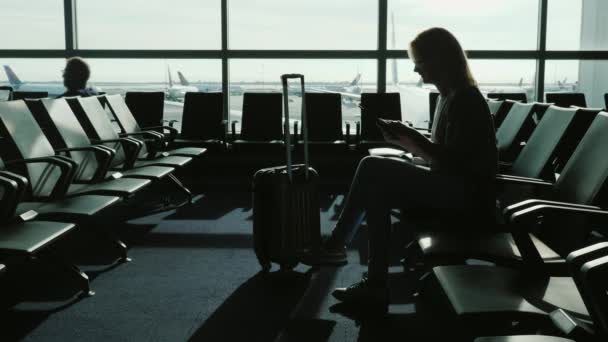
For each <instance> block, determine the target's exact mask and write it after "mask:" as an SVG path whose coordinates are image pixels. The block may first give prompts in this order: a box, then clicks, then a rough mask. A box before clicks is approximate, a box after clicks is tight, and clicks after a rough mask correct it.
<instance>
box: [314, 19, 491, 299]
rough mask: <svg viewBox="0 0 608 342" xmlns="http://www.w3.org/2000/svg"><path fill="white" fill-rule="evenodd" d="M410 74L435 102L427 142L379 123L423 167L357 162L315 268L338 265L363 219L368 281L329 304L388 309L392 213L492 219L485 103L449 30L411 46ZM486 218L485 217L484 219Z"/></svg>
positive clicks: (395, 161)
mask: <svg viewBox="0 0 608 342" xmlns="http://www.w3.org/2000/svg"><path fill="white" fill-rule="evenodd" d="M410 53H411V54H412V58H413V60H414V63H415V69H414V71H415V72H417V73H419V74H420V76H421V77H422V79H423V81H424V82H425V83H431V84H434V85H435V86H436V87H437V89H438V90H439V93H440V97H439V99H438V102H437V109H436V111H435V116H434V118H435V120H434V122H433V127H432V136H431V138H430V139H428V138H426V137H425V136H424V135H422V134H421V133H419V132H418V131H417V130H415V129H413V128H410V127H409V126H407V125H405V124H403V123H402V122H401V121H390V120H379V121H378V126H379V128H380V129H381V131H382V134H383V135H384V138H385V139H386V140H387V141H388V142H390V143H392V144H394V145H397V146H400V147H402V148H404V149H406V150H408V151H409V152H412V153H413V154H414V155H416V156H419V157H422V159H423V160H424V163H425V165H416V164H419V163H413V162H411V161H406V160H405V159H399V158H388V157H366V158H364V159H363V160H361V162H360V163H359V167H358V169H357V172H356V174H355V177H354V179H353V182H352V185H351V188H350V192H349V194H348V197H347V200H346V203H345V205H344V208H343V210H342V213H341V215H340V218H339V219H338V222H337V223H336V226H335V228H334V230H333V232H332V234H331V236H330V238H329V239H328V240H326V241H325V243H324V244H323V247H322V249H321V251H320V253H318V256H317V257H316V258H312V259H313V260H311V262H312V263H319V264H323V263H330V264H331V263H333V264H343V263H345V262H346V248H345V244H348V243H350V241H351V239H352V237H353V236H354V234H355V232H356V231H357V228H358V226H359V225H360V223H361V221H362V220H363V217H364V215H366V216H367V222H368V226H369V229H368V235H369V248H370V250H369V271H368V276H367V277H364V278H363V280H362V281H361V282H359V283H357V284H354V285H352V286H351V287H349V288H343V289H336V290H335V291H334V292H333V295H334V297H336V298H337V299H339V300H341V301H343V302H347V303H350V304H374V305H379V307H382V308H383V309H384V310H386V308H387V305H388V287H387V279H388V259H389V257H388V255H389V253H388V250H389V248H388V247H389V241H390V227H391V224H390V211H391V209H393V208H398V209H402V210H403V213H404V215H403V216H404V217H405V219H407V217H408V215H409V216H410V217H411V215H412V214H416V215H418V216H419V215H420V213H421V212H423V213H424V214H425V215H427V214H428V215H430V216H432V217H437V216H440V215H441V216H444V215H448V216H449V217H450V218H451V217H457V218H462V217H464V218H466V217H469V215H471V214H473V213H475V214H476V215H479V214H480V213H481V214H484V211H485V213H486V214H487V215H485V217H488V218H491V214H492V213H493V208H494V202H495V193H494V190H493V186H492V184H493V181H494V178H495V175H496V171H497V160H498V153H497V148H496V137H495V134H494V125H493V122H492V117H491V114H490V111H489V109H488V106H487V103H486V101H485V99H484V97H483V96H482V94H481V93H480V91H479V89H478V88H477V84H476V81H475V79H474V78H473V76H472V74H471V72H470V69H469V66H468V62H467V59H466V56H465V53H464V51H463V49H462V48H461V46H460V44H459V43H458V41H457V40H456V38H455V37H454V36H453V35H452V34H451V33H450V32H448V31H447V30H445V29H442V28H432V29H429V30H427V31H424V32H422V33H420V34H419V35H418V36H417V37H416V38H415V39H414V40H413V41H412V42H411V44H410ZM482 216H483V215H482Z"/></svg>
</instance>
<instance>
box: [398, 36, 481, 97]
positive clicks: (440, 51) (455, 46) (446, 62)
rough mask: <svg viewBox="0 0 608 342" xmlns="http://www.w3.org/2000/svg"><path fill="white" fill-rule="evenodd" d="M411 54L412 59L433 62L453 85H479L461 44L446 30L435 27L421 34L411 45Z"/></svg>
mask: <svg viewBox="0 0 608 342" xmlns="http://www.w3.org/2000/svg"><path fill="white" fill-rule="evenodd" d="M410 53H411V56H410V58H411V57H412V56H416V59H418V60H422V61H429V60H432V61H433V62H434V63H435V65H436V66H437V67H438V68H440V71H441V73H442V74H443V75H445V76H446V77H448V79H449V81H450V82H451V83H453V84H459V83H466V84H469V85H473V86H474V85H477V81H476V80H475V78H474V77H473V74H472V73H471V69H470V68H469V63H468V61H467V56H466V54H465V52H464V50H463V49H462V47H461V46H460V43H459V42H458V40H457V39H456V37H454V35H453V34H452V33H450V31H448V30H446V29H444V28H440V27H433V28H430V29H428V30H425V31H422V32H420V33H419V34H418V35H417V36H416V38H414V40H412V42H411V43H410Z"/></svg>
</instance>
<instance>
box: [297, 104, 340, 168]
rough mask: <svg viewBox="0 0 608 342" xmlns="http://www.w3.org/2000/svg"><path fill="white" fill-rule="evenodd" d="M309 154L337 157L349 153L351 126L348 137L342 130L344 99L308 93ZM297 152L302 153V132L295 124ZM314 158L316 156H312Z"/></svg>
mask: <svg viewBox="0 0 608 342" xmlns="http://www.w3.org/2000/svg"><path fill="white" fill-rule="evenodd" d="M305 105H306V113H307V121H308V122H307V124H308V141H309V145H308V148H309V152H311V153H313V154H332V155H334V156H335V157H340V155H342V156H344V154H345V153H348V144H347V141H348V140H350V139H349V136H350V134H349V132H350V124H348V123H347V124H346V135H345V134H344V132H343V130H342V125H343V122H342V98H341V96H340V94H334V93H306V104H305ZM294 135H295V137H296V139H295V140H296V151H297V152H302V141H303V139H304V137H303V136H302V132H298V123H297V122H296V123H295V124H294ZM311 157H312V158H314V157H315V156H314V155H311Z"/></svg>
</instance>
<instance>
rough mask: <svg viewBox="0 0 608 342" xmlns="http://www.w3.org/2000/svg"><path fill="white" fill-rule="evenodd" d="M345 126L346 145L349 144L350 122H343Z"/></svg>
mask: <svg viewBox="0 0 608 342" xmlns="http://www.w3.org/2000/svg"><path fill="white" fill-rule="evenodd" d="M345 124H346V137H345V138H344V139H345V140H346V143H347V144H350V122H345Z"/></svg>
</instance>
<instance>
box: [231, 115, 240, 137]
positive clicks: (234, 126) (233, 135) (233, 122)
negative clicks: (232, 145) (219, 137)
mask: <svg viewBox="0 0 608 342" xmlns="http://www.w3.org/2000/svg"><path fill="white" fill-rule="evenodd" d="M237 122H239V120H233V121H232V141H235V140H236V124H237Z"/></svg>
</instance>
